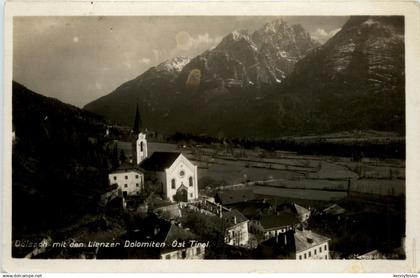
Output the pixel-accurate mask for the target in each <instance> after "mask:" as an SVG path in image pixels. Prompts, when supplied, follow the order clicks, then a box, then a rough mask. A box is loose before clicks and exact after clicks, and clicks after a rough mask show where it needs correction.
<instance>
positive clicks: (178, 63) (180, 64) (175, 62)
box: [156, 56, 191, 73]
mask: <svg viewBox="0 0 420 278" xmlns="http://www.w3.org/2000/svg"><path fill="white" fill-rule="evenodd" d="M190 60H191V59H190V58H188V57H183V56H180V57H175V58H173V59H168V60H166V61H164V62H162V63H160V64H159V65H157V66H156V70H158V71H168V72H172V73H178V72H180V71H181V70H182V69H183V68H184V66H185V65H186V64H188V63H189V62H190Z"/></svg>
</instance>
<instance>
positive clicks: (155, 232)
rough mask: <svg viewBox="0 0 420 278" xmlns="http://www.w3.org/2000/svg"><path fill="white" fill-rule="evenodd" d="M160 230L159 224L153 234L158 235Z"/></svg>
mask: <svg viewBox="0 0 420 278" xmlns="http://www.w3.org/2000/svg"><path fill="white" fill-rule="evenodd" d="M159 232H160V228H159V226H155V229H154V231H153V234H154V235H157V234H158V233H159Z"/></svg>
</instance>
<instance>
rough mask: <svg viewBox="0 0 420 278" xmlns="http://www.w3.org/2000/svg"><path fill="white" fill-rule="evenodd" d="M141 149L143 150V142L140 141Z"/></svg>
mask: <svg viewBox="0 0 420 278" xmlns="http://www.w3.org/2000/svg"><path fill="white" fill-rule="evenodd" d="M140 151H141V152H142V151H143V142H140Z"/></svg>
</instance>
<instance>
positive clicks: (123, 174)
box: [108, 163, 144, 197]
mask: <svg viewBox="0 0 420 278" xmlns="http://www.w3.org/2000/svg"><path fill="white" fill-rule="evenodd" d="M108 179H109V184H110V185H112V184H117V185H118V192H119V193H121V195H122V196H123V197H127V196H135V195H140V192H141V190H142V189H143V188H144V174H143V171H142V170H141V169H140V168H139V167H138V166H136V165H131V164H128V163H124V164H122V165H121V166H119V167H118V168H117V169H115V170H114V171H112V172H111V173H109V174H108Z"/></svg>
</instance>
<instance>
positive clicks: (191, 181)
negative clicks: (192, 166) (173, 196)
mask: <svg viewBox="0 0 420 278" xmlns="http://www.w3.org/2000/svg"><path fill="white" fill-rule="evenodd" d="M188 184H189V186H190V187H192V186H193V178H192V177H190V178H189V179H188Z"/></svg>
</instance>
